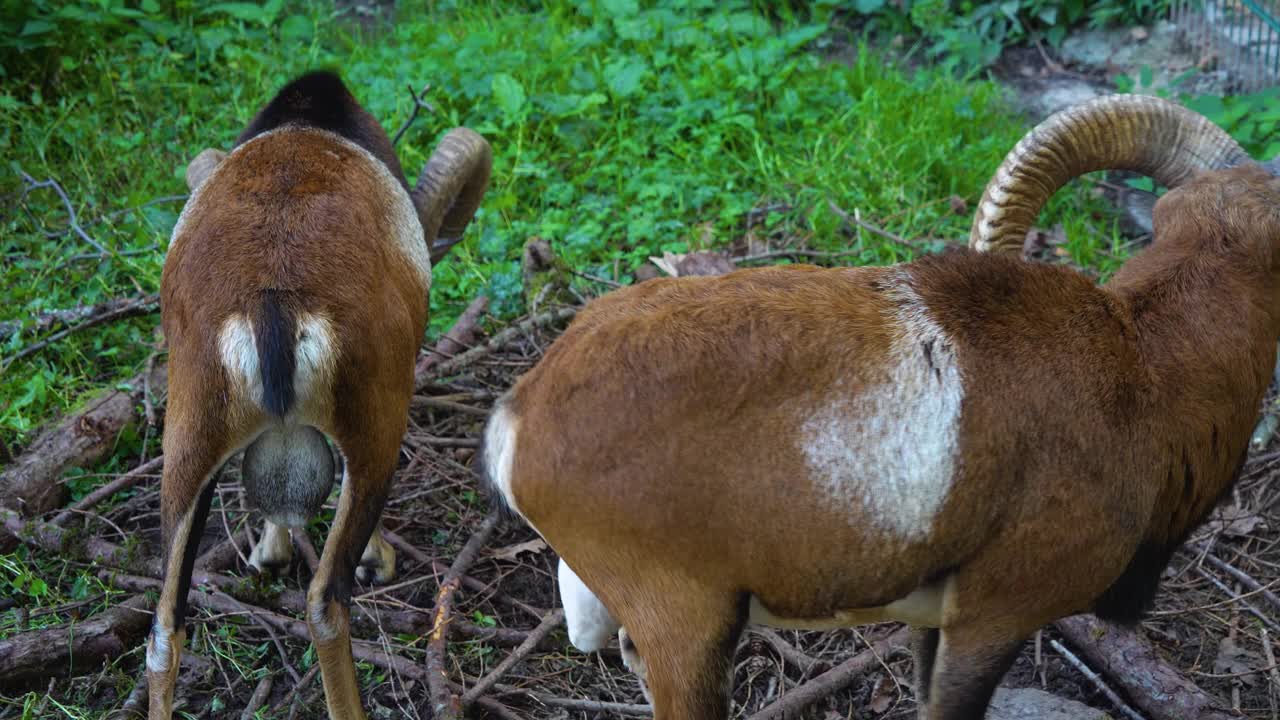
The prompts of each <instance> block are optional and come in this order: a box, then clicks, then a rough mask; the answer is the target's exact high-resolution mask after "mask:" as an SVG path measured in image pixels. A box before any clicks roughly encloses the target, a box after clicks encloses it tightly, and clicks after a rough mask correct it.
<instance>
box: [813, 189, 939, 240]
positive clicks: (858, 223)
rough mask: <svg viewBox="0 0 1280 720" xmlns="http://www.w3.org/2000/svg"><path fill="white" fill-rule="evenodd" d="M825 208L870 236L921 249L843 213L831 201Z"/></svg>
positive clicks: (886, 231) (898, 236)
mask: <svg viewBox="0 0 1280 720" xmlns="http://www.w3.org/2000/svg"><path fill="white" fill-rule="evenodd" d="M827 207H829V208H831V212H833V213H835V214H836V215H839V216H840V219H841V220H844V221H845V222H847V223H849V224H850V225H854V226H856V227H860V228H862V229H863V230H866V231H867V232H869V233H871V234H872V235H878V236H880V237H882V238H884V239H885V240H888V241H890V242H895V243H897V244H899V245H904V246H906V247H909V248H915V249H917V250H920V249H922V248H921V247H920V243H919V242H916V241H914V240H908V239H906V238H904V237H902V236H901V235H894V234H893V233H891V232H889V231H888V230H885V229H883V228H879V227H876V226H875V225H872V224H871V223H869V222H867V221H866V220H863V219H862V218H859V217H854V216H852V215H850V214H849V213H847V212H845V211H844V210H842V209H841V208H840V206H839V205H836V204H835V203H834V202H833V201H831V200H828V201H827Z"/></svg>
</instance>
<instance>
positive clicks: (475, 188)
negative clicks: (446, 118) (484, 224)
mask: <svg viewBox="0 0 1280 720" xmlns="http://www.w3.org/2000/svg"><path fill="white" fill-rule="evenodd" d="M492 168H493V151H492V150H491V149H490V148H489V143H488V142H486V141H485V139H484V138H483V137H480V134H479V133H477V132H475V131H473V130H469V129H467V128H461V127H460V128H454V129H453V130H450V131H449V133H448V134H447V135H445V136H444V138H442V139H441V140H440V144H439V145H437V146H436V151H435V152H434V153H432V155H431V159H430V160H428V161H427V166H426V167H425V168H423V169H422V174H421V175H419V176H418V184H417V185H416V186H415V187H414V188H413V190H412V191H411V192H410V193H409V196H410V197H411V198H413V206H414V207H415V208H416V209H417V210H418V219H419V221H421V222H422V231H423V235H424V236H425V237H426V240H427V247H429V248H430V250H431V262H432V263H435V262H437V261H438V260H440V258H442V257H444V256H445V254H446V253H448V252H449V249H450V248H452V247H453V246H454V245H456V244H458V241H459V240H461V239H462V233H463V231H465V230H466V229H467V224H468V223H470V222H471V218H473V217H475V214H476V210H477V209H478V208H479V207H480V201H481V200H482V199H483V198H484V191H485V189H486V188H487V187H488V186H489V171H490V170H491V169H492Z"/></svg>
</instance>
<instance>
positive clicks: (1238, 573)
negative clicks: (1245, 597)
mask: <svg viewBox="0 0 1280 720" xmlns="http://www.w3.org/2000/svg"><path fill="white" fill-rule="evenodd" d="M1197 549H1198V550H1200V551H1201V553H1202V554H1203V556H1204V559H1205V560H1206V561H1208V563H1209V564H1210V565H1212V566H1214V567H1216V568H1218V569H1219V570H1221V571H1223V572H1225V573H1226V574H1228V575H1230V576H1231V577H1233V578H1235V579H1236V580H1239V581H1240V584H1241V585H1244V586H1245V587H1246V588H1248V589H1249V590H1250V591H1251V592H1256V593H1258V594H1259V595H1261V596H1262V597H1264V598H1266V599H1267V602H1269V603H1271V604H1272V605H1273V606H1275V608H1276V609H1277V610H1280V596H1277V595H1276V594H1275V593H1273V592H1271V591H1270V590H1268V589H1267V588H1266V587H1264V586H1263V584H1262V583H1260V582H1258V581H1257V580H1254V579H1253V577H1252V576H1250V575H1249V574H1247V573H1245V571H1243V570H1241V569H1240V568H1238V567H1236V566H1235V565H1232V564H1231V563H1228V562H1227V561H1225V560H1223V559H1221V558H1219V557H1218V556H1216V555H1214V554H1213V551H1212V549H1211V548H1208V547H1206V546H1204V545H1201V546H1199V547H1198V548H1197Z"/></svg>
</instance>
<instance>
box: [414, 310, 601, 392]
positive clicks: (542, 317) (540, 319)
mask: <svg viewBox="0 0 1280 720" xmlns="http://www.w3.org/2000/svg"><path fill="white" fill-rule="evenodd" d="M577 314H578V309H577V308H568V307H565V308H556V309H554V310H548V311H546V312H542V313H539V314H537V315H534V316H533V317H530V318H525V319H524V320H521V321H520V322H518V323H516V324H514V325H511V326H509V327H507V328H505V329H503V330H502V331H501V332H499V333H497V334H495V335H494V336H493V337H492V338H489V342H487V343H485V344H483V345H479V346H477V347H473V348H471V349H470V350H468V351H466V352H464V353H462V354H461V355H458V356H456V357H453V358H450V359H449V360H445V361H443V362H441V363H440V364H438V365H436V368H435V375H436V377H448V376H450V375H457V374H458V372H459V371H460V370H462V369H463V368H465V367H467V366H468V365H470V364H471V363H474V362H475V361H476V360H479V359H480V358H482V357H484V356H485V355H488V354H489V353H491V352H493V351H495V350H497V349H498V348H501V347H503V346H504V345H506V344H507V343H510V342H514V341H515V340H518V339H520V338H522V337H524V336H525V335H527V334H528V333H530V332H532V331H533V330H534V329H535V328H545V327H554V326H555V325H558V324H559V323H561V322H564V321H565V320H571V319H573V316H575V315H577ZM426 382H427V378H418V382H417V383H416V385H417V388H416V389H418V390H421V389H422V388H423V387H424V386H425V385H426Z"/></svg>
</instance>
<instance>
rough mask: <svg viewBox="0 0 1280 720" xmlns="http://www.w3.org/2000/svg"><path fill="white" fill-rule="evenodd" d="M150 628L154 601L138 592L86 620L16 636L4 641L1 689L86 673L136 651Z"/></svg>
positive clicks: (0, 660)
mask: <svg viewBox="0 0 1280 720" xmlns="http://www.w3.org/2000/svg"><path fill="white" fill-rule="evenodd" d="M150 626H151V604H150V603H149V602H148V601H147V599H146V598H145V597H143V596H141V595H137V596H134V597H132V598H129V599H128V600H126V601H124V602H123V603H121V604H119V605H117V606H115V607H113V608H111V609H109V610H106V611H104V612H102V613H100V614H98V615H95V616H94V617H92V618H89V619H88V620H85V621H84V622H81V623H76V624H74V625H69V626H68V625H60V626H58V627H51V628H46V629H43V630H31V631H28V632H24V633H19V634H17V635H14V636H12V637H10V638H9V639H8V640H3V641H0V687H16V686H20V685H25V684H27V683H29V682H31V681H32V680H37V679H38V680H46V679H48V678H49V677H50V676H53V675H65V674H70V673H75V674H80V675H83V674H85V673H87V672H89V671H90V670H92V669H95V668H96V667H97V666H98V665H100V664H101V663H102V661H103V659H105V658H113V657H116V656H118V655H120V654H122V653H125V652H128V651H129V650H132V649H133V648H134V647H136V646H137V644H138V643H139V642H141V640H142V637H143V636H144V635H145V634H146V632H147V628H149V627H150Z"/></svg>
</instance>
